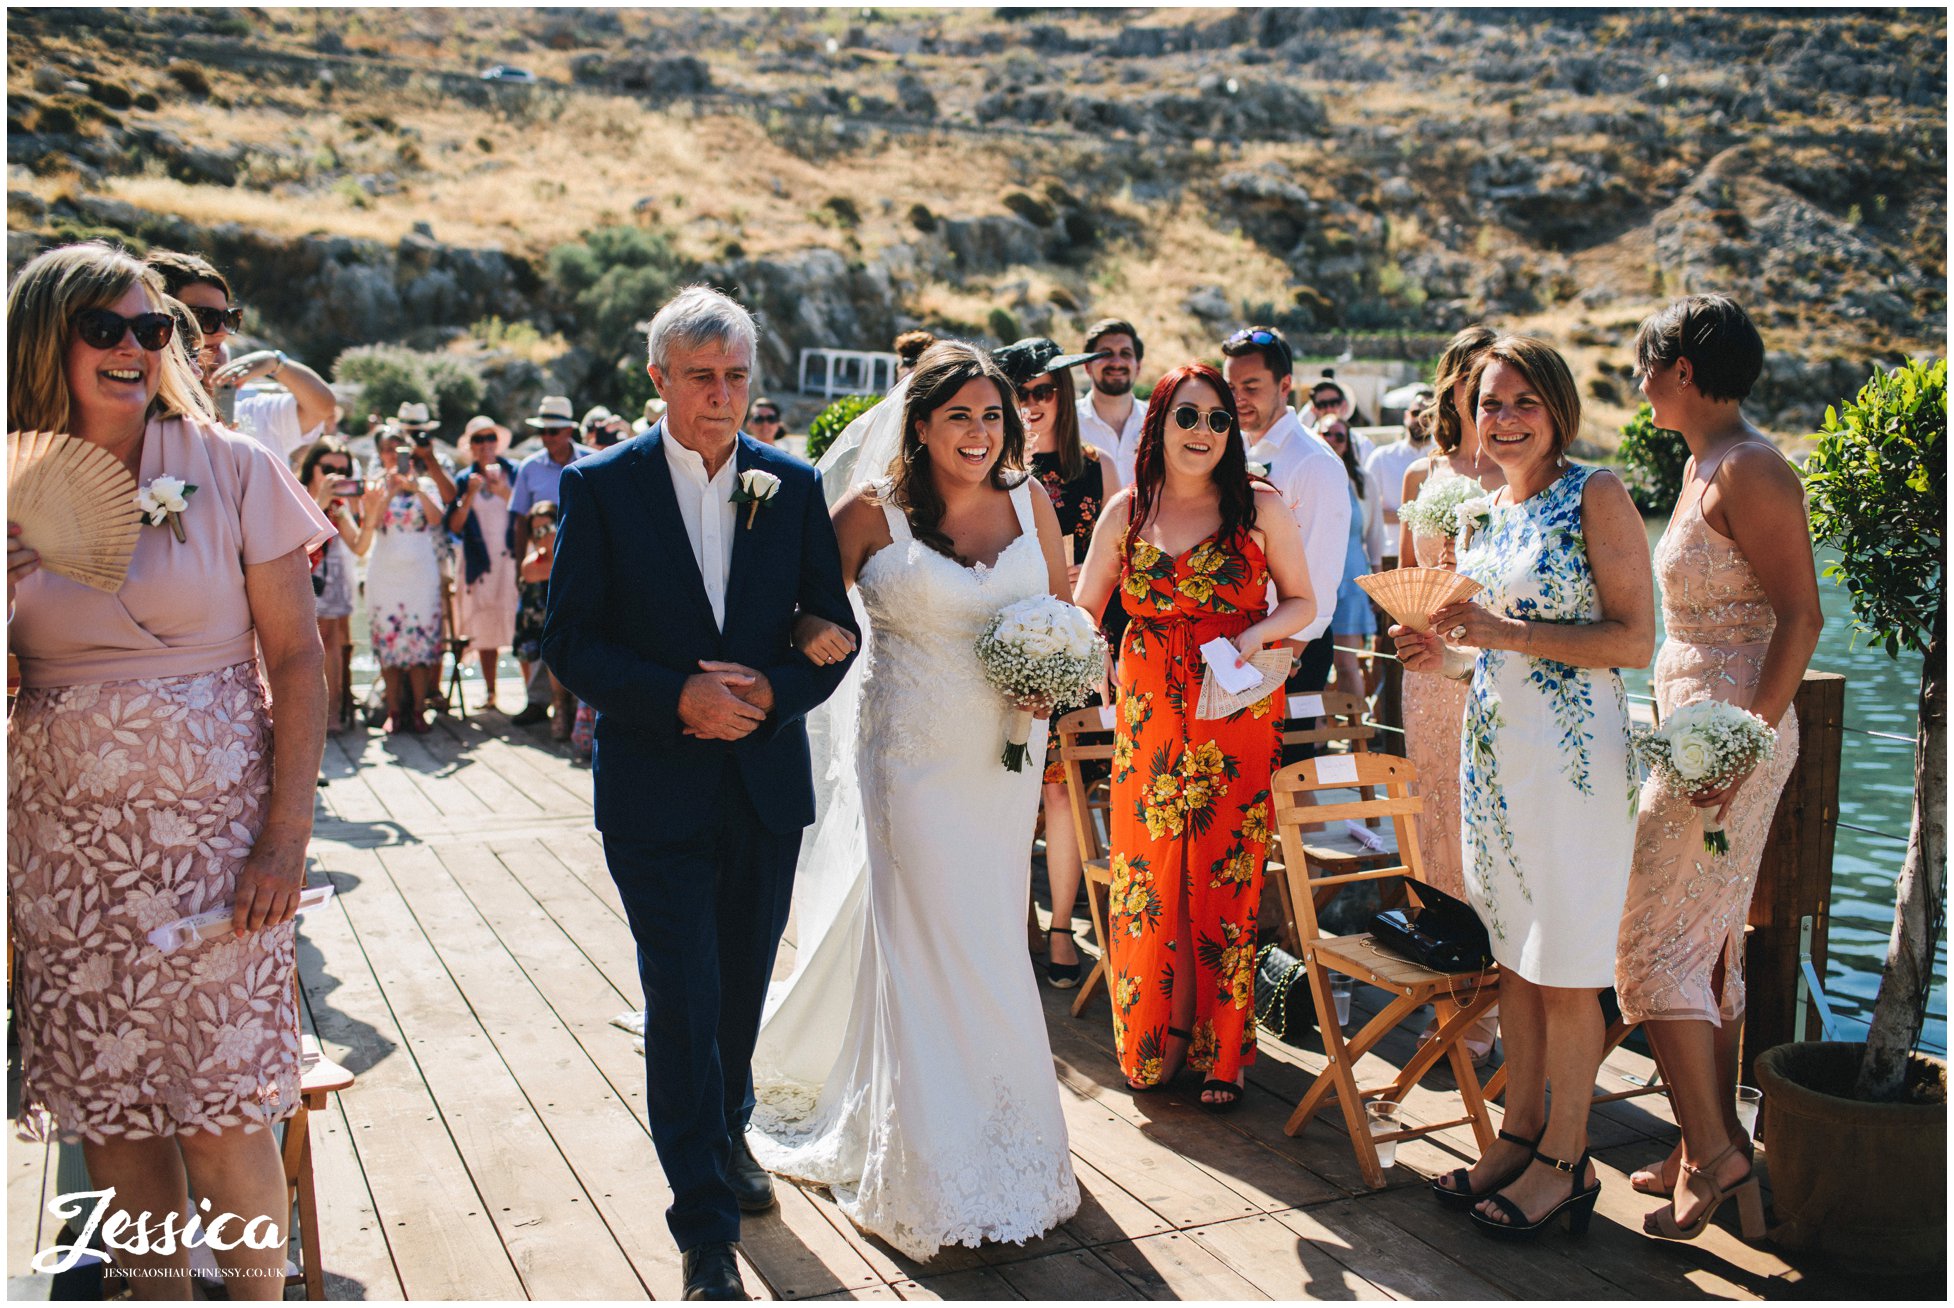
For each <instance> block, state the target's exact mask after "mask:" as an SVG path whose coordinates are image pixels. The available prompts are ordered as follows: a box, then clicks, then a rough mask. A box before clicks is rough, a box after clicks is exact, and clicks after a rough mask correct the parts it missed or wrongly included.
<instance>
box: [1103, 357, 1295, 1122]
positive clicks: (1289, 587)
mask: <svg viewBox="0 0 1954 1308" xmlns="http://www.w3.org/2000/svg"><path fill="white" fill-rule="evenodd" d="M1305 439H1307V438H1305ZM1134 470H1135V473H1136V474H1137V479H1136V481H1135V482H1134V484H1133V485H1132V486H1131V487H1129V488H1128V489H1126V490H1123V491H1121V492H1120V493H1119V494H1117V495H1115V496H1113V498H1112V501H1111V502H1110V503H1109V504H1108V505H1107V506H1106V511H1105V512H1104V513H1103V514H1101V515H1100V517H1099V523H1098V525H1097V526H1096V527H1095V528H1094V529H1093V534H1092V547H1091V548H1090V549H1089V550H1088V551H1087V553H1086V563H1085V571H1084V572H1083V573H1082V574H1081V575H1080V578H1079V590H1078V597H1077V602H1078V604H1079V606H1080V607H1081V608H1083V609H1085V611H1086V612H1088V613H1090V614H1092V615H1093V617H1094V618H1097V617H1098V616H1099V615H1100V613H1101V611H1102V610H1103V609H1104V608H1105V607H1106V602H1107V600H1108V599H1110V598H1112V597H1113V596H1114V595H1115V594H1117V596H1118V599H1119V603H1120V604H1121V605H1122V606H1123V607H1124V608H1125V609H1126V612H1127V614H1128V616H1129V618H1130V621H1129V622H1128V623H1127V628H1126V634H1125V635H1124V637H1122V638H1121V640H1120V648H1119V705H1120V707H1119V712H1118V713H1117V714H1116V715H1115V722H1116V728H1115V735H1114V747H1113V748H1114V752H1113V809H1112V813H1113V831H1112V876H1113V885H1112V894H1111V898H1110V901H1109V907H1108V909H1107V912H1108V915H1109V919H1108V922H1107V934H1108V936H1109V937H1110V939H1109V940H1108V941H1107V972H1108V975H1109V976H1110V977H1111V979H1112V984H1111V989H1112V1001H1113V1041H1114V1043H1115V1044H1116V1045H1117V1046H1118V1049H1119V1060H1120V1069H1121V1070H1122V1071H1123V1072H1124V1073H1125V1074H1126V1080H1127V1084H1128V1086H1130V1087H1131V1088H1132V1089H1134V1090H1150V1089H1153V1088H1155V1087H1157V1086H1160V1085H1164V1084H1166V1083H1167V1082H1168V1081H1169V1080H1171V1079H1172V1078H1173V1076H1174V1074H1175V1073H1176V1072H1177V1071H1179V1070H1180V1067H1181V1065H1182V1063H1183V1062H1185V1064H1186V1065H1187V1066H1189V1067H1194V1068H1198V1069H1200V1070H1201V1071H1203V1072H1205V1073H1206V1075H1207V1079H1206V1081H1205V1083H1204V1084H1203V1085H1202V1087H1201V1104H1202V1106H1203V1107H1204V1108H1207V1109H1208V1110H1209V1111H1211V1112H1225V1111H1227V1110H1228V1109H1231V1108H1233V1107H1235V1106H1236V1105H1237V1104H1239V1103H1240V1102H1241V1095H1242V1074H1243V1071H1244V1069H1245V1068H1246V1067H1247V1066H1248V1064H1249V1063H1252V1062H1254V1061H1255V1011H1254V996H1255V914H1256V910H1257V908H1258V907H1259V905H1260V903H1261V898H1262V873H1263V863H1264V860H1265V858H1266V857H1267V854H1268V844H1269V838H1270V828H1269V821H1270V805H1269V778H1270V776H1271V773H1272V772H1273V770H1274V767H1275V763H1276V755H1277V751H1278V749H1279V747H1280V742H1281V739H1282V737H1281V734H1280V733H1281V730H1282V719H1283V715H1282V712H1281V711H1280V709H1279V708H1278V707H1277V704H1278V701H1279V700H1280V697H1281V694H1280V691H1277V692H1275V693H1272V694H1271V695H1269V696H1268V697H1266V698H1264V699H1262V700H1261V701H1259V702H1258V703H1256V704H1253V705H1250V706H1247V707H1244V708H1242V709H1239V710H1237V711H1236V712H1234V713H1232V714H1230V715H1228V716H1227V717H1224V718H1215V719H1203V718H1199V717H1197V716H1195V708H1196V706H1197V705H1199V703H1200V700H1201V681H1202V676H1203V672H1204V665H1203V661H1202V658H1203V656H1202V653H1201V650H1202V647H1203V646H1205V645H1206V644H1208V642H1210V641H1211V640H1215V639H1217V638H1219V639H1221V640H1224V641H1226V642H1227V643H1228V644H1230V645H1232V646H1234V648H1235V650H1236V651H1237V658H1238V659H1248V658H1252V657H1253V656H1254V655H1256V654H1257V653H1259V652H1261V650H1262V649H1263V648H1264V647H1265V646H1270V645H1276V644H1280V643H1281V642H1282V641H1283V640H1284V639H1286V638H1287V637H1289V636H1290V635H1292V634H1294V633H1295V632H1296V631H1297V630H1298V629H1299V628H1301V627H1302V626H1303V625H1304V624H1305V623H1307V622H1308V621H1309V620H1310V617H1311V612H1312V610H1313V609H1314V608H1315V607H1316V605H1315V601H1314V600H1313V599H1312V598H1311V591H1310V581H1311V578H1310V574H1309V570H1308V568H1307V567H1306V566H1305V565H1304V562H1303V546H1302V536H1301V533H1300V532H1298V531H1297V529H1296V523H1295V520H1294V519H1293V518H1291V517H1290V516H1289V515H1288V514H1287V513H1286V512H1284V505H1283V503H1282V500H1281V498H1280V497H1279V495H1278V494H1277V492H1276V490H1275V488H1274V487H1272V486H1270V485H1269V484H1268V483H1267V482H1265V481H1262V480H1261V479H1260V478H1251V477H1250V476H1249V472H1248V467H1247V461H1246V459H1245V458H1244V456H1243V451H1242V442H1241V437H1240V434H1239V432H1238V429H1237V419H1236V414H1235V405H1234V403H1233V401H1232V400H1231V399H1230V397H1229V394H1228V385H1227V383H1226V382H1224V381H1223V380H1222V377H1221V374H1220V373H1218V372H1216V371H1215V370H1214V369H1213V368H1210V367H1208V366H1207V365H1206V364H1199V363H1197V364H1189V365H1186V366H1185V367H1181V368H1176V369H1174V370H1173V371H1172V372H1169V373H1168V374H1167V375H1166V376H1165V377H1163V378H1161V380H1160V384H1159V385H1158V386H1156V387H1155V388H1154V391H1153V395H1152V396H1151V398H1150V399H1149V401H1148V403H1147V412H1146V418H1145V419H1144V420H1143V422H1142V423H1141V428H1140V445H1139V448H1138V450H1137V451H1136V455H1135V459H1134ZM1272 591H1273V596H1274V600H1275V603H1274V604H1273V606H1271V604H1270V598H1271V592H1272Z"/></svg>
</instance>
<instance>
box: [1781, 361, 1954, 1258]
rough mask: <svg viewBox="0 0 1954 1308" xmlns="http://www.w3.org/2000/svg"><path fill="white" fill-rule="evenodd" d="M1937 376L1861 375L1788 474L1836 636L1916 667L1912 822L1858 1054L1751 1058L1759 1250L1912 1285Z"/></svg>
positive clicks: (1934, 1238)
mask: <svg viewBox="0 0 1954 1308" xmlns="http://www.w3.org/2000/svg"><path fill="white" fill-rule="evenodd" d="M1946 435H1947V362H1946V360H1944V359H1943V360H1940V361H1937V362H1933V363H1910V364H1906V365H1903V366H1901V367H1898V368H1895V369H1893V370H1892V371H1891V372H1876V373H1875V374H1874V375H1873V378H1872V380H1870V381H1869V382H1867V383H1866V385H1865V387H1864V388H1863V389H1862V390H1861V391H1860V392H1859V395H1858V397H1857V399H1855V400H1853V401H1852V402H1850V403H1848V404H1846V405H1845V407H1844V410H1843V411H1842V412H1840V411H1836V410H1831V409H1828V410H1827V411H1826V415H1825V427H1824V430H1823V431H1822V432H1821V433H1820V434H1819V442H1818V447H1817V449H1816V450H1815V451H1814V453H1813V454H1812V456H1811V458H1810V460H1809V461H1808V462H1807V463H1806V465H1805V478H1806V483H1807V485H1808V486H1809V488H1810V492H1811V518H1812V531H1813V535H1814V536H1815V538H1816V539H1817V540H1818V541H1819V542H1820V543H1821V544H1827V545H1832V546H1834V547H1836V548H1837V549H1838V550H1839V551H1840V552H1841V555H1842V557H1841V558H1840V560H1839V561H1838V562H1837V563H1835V564H1833V565H1831V566H1830V567H1829V568H1828V569H1827V572H1828V574H1830V575H1832V576H1835V577H1837V578H1838V579H1839V580H1840V581H1841V582H1842V583H1843V584H1844V585H1845V587H1846V589H1847V590H1848V592H1849V593H1850V594H1851V597H1852V613H1853V623H1854V625H1855V626H1856V627H1857V628H1858V629H1859V630H1860V631H1862V632H1864V633H1866V634H1868V635H1870V636H1871V637H1872V638H1873V639H1874V640H1875V641H1876V642H1878V643H1880V644H1883V645H1885V646H1886V650H1887V653H1888V654H1891V655H1896V656H1897V654H1898V653H1899V651H1900V650H1902V649H1906V650H1913V651H1918V652H1920V653H1922V654H1924V655H1925V659H1924V663H1923V667H1922V669H1921V674H1920V734H1919V743H1918V744H1917V745H1916V746H1915V749H1914V760H1913V769H1914V776H1913V783H1914V789H1913V820H1912V830H1911V832H1910V834H1909V837H1908V840H1907V852H1906V861H1905V863H1904V864H1903V865H1902V867H1901V869H1900V875H1899V882H1898V885H1897V887H1896V896H1897V903H1896V905H1895V908H1894V915H1893V935H1892V939H1891V941H1890V943H1889V945H1888V948H1887V954H1886V967H1885V971H1884V973H1883V975H1882V976H1881V978H1880V986H1879V997H1878V999H1877V1001H1876V1002H1875V1004H1874V1007H1873V1019H1872V1026H1871V1029H1870V1030H1869V1031H1868V1032H1867V1037H1866V1040H1865V1042H1864V1043H1847V1042H1841V1041H1834V1042H1805V1043H1794V1044H1786V1045H1779V1046H1777V1047H1776V1048H1774V1049H1769V1050H1766V1051H1765V1052H1764V1053H1763V1054H1761V1055H1759V1056H1758V1059H1757V1077H1758V1082H1759V1085H1760V1086H1761V1088H1762V1089H1763V1091H1764V1106H1765V1114H1766V1125H1765V1138H1766V1141H1767V1143H1768V1144H1769V1147H1770V1164H1771V1188H1772V1196H1773V1204H1774V1207H1775V1209H1776V1213H1775V1216H1776V1219H1777V1226H1776V1227H1775V1229H1774V1231H1773V1236H1774V1238H1775V1239H1776V1240H1777V1241H1778V1242H1779V1243H1780V1244H1783V1245H1785V1246H1786V1247H1789V1248H1817V1249H1821V1250H1824V1251H1826V1252H1827V1253H1829V1254H1833V1255H1836V1256H1837V1257H1838V1258H1839V1259H1840V1260H1841V1261H1842V1262H1845V1263H1848V1264H1851V1265H1852V1266H1853V1267H1854V1268H1856V1269H1859V1270H1863V1271H1866V1272H1873V1273H1886V1274H1891V1275H1917V1274H1921V1273H1927V1272H1931V1271H1932V1270H1933V1269H1934V1268H1935V1267H1937V1266H1939V1267H1944V1266H1945V1263H1946V1258H1947V1064H1946V1062H1945V1060H1942V1059H1935V1058H1931V1057H1928V1056H1926V1055H1923V1054H1920V1053H1918V1052H1916V1051H1915V1049H1914V1045H1915V1044H1916V1043H1917V1042H1918V1040H1919V1037H1920V1028H1921V1025H1922V1023H1923V1022H1924V1020H1925V1014H1926V1006H1927V996H1928V992H1929V990H1930V989H1931V988H1932V985H1933V979H1934V978H1933V967H1934V953H1935V945H1936V942H1937V940H1938V939H1939V936H1940V931H1941V927H1942V925H1943V916H1944V912H1945V907H1944V906H1945V902H1946V901H1945V896H1944V893H1943V891H1944V887H1945V883H1946V875H1947V739H1946V726H1947V707H1946V698H1945V696H1946V678H1947V662H1946V660H1947V654H1946V641H1947V609H1946V603H1945V596H1944V595H1943V592H1942V567H1941V551H1942V549H1943V548H1944V545H1945V539H1946V526H1947V504H1946V495H1947V473H1946Z"/></svg>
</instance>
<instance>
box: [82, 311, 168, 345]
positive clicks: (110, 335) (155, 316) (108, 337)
mask: <svg viewBox="0 0 1954 1308" xmlns="http://www.w3.org/2000/svg"><path fill="white" fill-rule="evenodd" d="M130 331H133V332H134V333H135V334H136V344H138V345H140V346H142V347H143V348H144V349H145V350H160V349H162V348H163V347H164V346H165V345H168V344H169V343H170V337H172V336H174V335H176V319H174V318H172V317H170V315H168V314H167V313H139V314H137V315H136V316H135V317H133V318H124V317H123V316H122V315H121V314H119V313H117V312H115V311H114V310H113V309H83V310H82V311H81V312H80V313H78V314H76V315H75V334H76V335H77V336H79V337H81V339H82V343H83V344H85V345H87V346H88V347H89V348H90V349H96V350H112V349H114V348H115V347H116V346H118V345H120V344H122V334H123V333H124V332H130Z"/></svg>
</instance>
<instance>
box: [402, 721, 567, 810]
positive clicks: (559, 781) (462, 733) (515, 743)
mask: <svg viewBox="0 0 1954 1308" xmlns="http://www.w3.org/2000/svg"><path fill="white" fill-rule="evenodd" d="M437 730H440V731H444V732H446V733H447V734H448V735H449V736H450V737H451V738H452V739H453V740H454V741H455V744H456V745H457V746H458V747H459V748H460V749H462V750H463V751H465V752H467V753H469V754H470V755H471V756H472V757H474V758H477V759H479V760H481V761H482V762H483V763H484V764H486V765H487V766H489V767H491V768H493V769H495V771H496V772H497V773H498V774H500V775H501V776H502V778H503V779H504V780H505V781H507V782H508V783H509V784H510V785H512V786H514V787H516V788H517V789H518V790H520V791H522V792H523V793H524V794H525V795H527V796H528V797H529V798H530V799H531V800H532V801H533V802H534V803H535V804H536V805H537V806H538V807H539V808H540V809H542V811H543V812H545V813H551V814H557V813H566V814H579V815H581V816H583V817H586V818H587V817H589V816H590V804H591V775H590V769H589V768H580V767H575V766H573V765H572V764H571V763H570V762H569V761H568V760H567V759H562V758H558V757H556V756H553V755H551V754H547V753H544V752H542V751H540V750H538V749H536V748H535V747H534V746H533V745H532V744H530V743H528V742H527V741H522V740H517V739H515V738H514V729H513V728H511V727H510V726H509V723H508V720H507V719H506V718H502V719H499V720H497V719H495V718H484V717H482V716H480V715H475V716H471V717H469V718H468V719H466V720H465V721H456V720H454V719H453V718H442V719H440V720H439V722H438V724H437Z"/></svg>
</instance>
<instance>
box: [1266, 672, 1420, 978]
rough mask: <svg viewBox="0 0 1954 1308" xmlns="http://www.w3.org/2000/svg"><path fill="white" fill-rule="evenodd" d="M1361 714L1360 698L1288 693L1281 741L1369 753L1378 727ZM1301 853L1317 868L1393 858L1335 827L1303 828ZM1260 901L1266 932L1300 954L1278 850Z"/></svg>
mask: <svg viewBox="0 0 1954 1308" xmlns="http://www.w3.org/2000/svg"><path fill="white" fill-rule="evenodd" d="M1365 712H1366V706H1365V704H1364V701H1363V700H1362V699H1361V698H1359V697H1358V696H1356V695H1346V694H1340V693H1338V692H1336V691H1327V692H1325V693H1323V694H1315V695H1290V696H1288V700H1287V716H1286V717H1285V719H1284V722H1283V726H1282V743H1283V744H1284V745H1302V744H1309V745H1315V746H1316V747H1317V748H1318V750H1319V751H1321V750H1323V749H1325V748H1326V747H1327V748H1331V749H1334V748H1336V747H1338V746H1341V747H1342V748H1344V749H1345V750H1347V751H1348V752H1350V753H1353V754H1363V753H1368V752H1369V750H1370V742H1371V741H1372V740H1373V739H1375V738H1376V735H1377V729H1376V728H1375V727H1373V726H1370V725H1369V724H1368V723H1366V722H1365V720H1364V717H1365ZM1361 793H1362V794H1363V796H1364V798H1366V799H1370V798H1373V797H1374V792H1373V791H1372V790H1369V789H1366V790H1364V791H1362V792H1361ZM1373 825H1374V823H1373ZM1303 853H1304V855H1305V856H1306V857H1307V858H1308V859H1309V860H1310V864H1311V866H1312V867H1314V868H1315V869H1316V870H1317V871H1318V872H1353V871H1356V870H1357V869H1359V868H1366V867H1385V866H1389V865H1391V864H1393V863H1395V862H1397V854H1396V853H1395V852H1394V851H1391V850H1388V849H1387V850H1385V851H1383V852H1381V853H1380V852H1378V851H1375V850H1370V849H1366V848H1365V847H1364V846H1363V845H1362V844H1360V843H1359V842H1358V841H1357V840H1356V839H1354V838H1353V837H1351V836H1349V835H1347V834H1345V833H1343V832H1341V831H1335V830H1332V831H1311V832H1305V833H1304V834H1303ZM1271 889H1272V890H1273V892H1274V895H1273V899H1274V902H1273V903H1270V891H1271ZM1329 893H1334V891H1332V892H1329ZM1263 902H1264V904H1265V905H1266V906H1267V908H1271V909H1273V910H1274V914H1273V916H1274V917H1275V919H1276V920H1275V921H1274V923H1273V927H1274V929H1273V931H1272V932H1271V934H1273V935H1274V936H1275V938H1276V939H1277V940H1278V941H1279V942H1280V943H1281V944H1282V946H1283V948H1285V949H1287V950H1288V951H1289V952H1290V953H1292V954H1300V953H1301V952H1302V949H1301V946H1300V945H1299V943H1298V937H1297V933H1296V906H1295V905H1294V904H1292V903H1290V902H1289V879H1288V878H1287V877H1285V876H1283V875H1282V853H1281V851H1280V850H1279V849H1270V850H1269V870H1268V880H1267V882H1266V883H1265V886H1264V889H1263ZM1325 902H1327V898H1319V900H1318V901H1317V905H1316V906H1317V910H1318V911H1319V912H1320V911H1321V910H1322V907H1323V904H1324V903H1325ZM1263 916H1264V919H1265V921H1266V919H1267V918H1269V917H1270V916H1271V914H1270V913H1268V912H1267V910H1266V909H1265V912H1264V915H1263Z"/></svg>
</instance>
